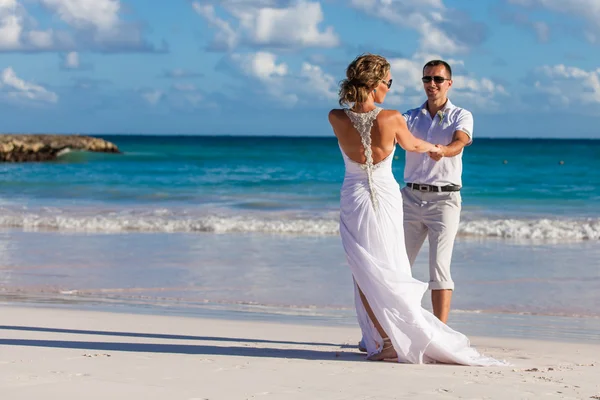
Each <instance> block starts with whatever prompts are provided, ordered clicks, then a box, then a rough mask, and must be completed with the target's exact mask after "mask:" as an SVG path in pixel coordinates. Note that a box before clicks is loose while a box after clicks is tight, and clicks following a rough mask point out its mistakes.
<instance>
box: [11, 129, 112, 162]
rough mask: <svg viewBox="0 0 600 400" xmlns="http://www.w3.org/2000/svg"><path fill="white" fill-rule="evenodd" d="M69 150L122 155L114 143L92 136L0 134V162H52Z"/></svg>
mask: <svg viewBox="0 0 600 400" xmlns="http://www.w3.org/2000/svg"><path fill="white" fill-rule="evenodd" d="M69 150H81V151H94V152H102V153H121V151H120V150H119V149H118V147H117V146H115V145H114V144H113V143H111V142H108V141H106V140H104V139H100V138H95V137H91V136H82V135H25V134H23V135H7V134H0V162H27V161H50V160H55V159H56V158H57V157H58V156H59V155H60V154H62V153H64V152H66V151H69Z"/></svg>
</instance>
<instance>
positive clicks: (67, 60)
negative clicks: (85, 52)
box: [62, 51, 80, 69]
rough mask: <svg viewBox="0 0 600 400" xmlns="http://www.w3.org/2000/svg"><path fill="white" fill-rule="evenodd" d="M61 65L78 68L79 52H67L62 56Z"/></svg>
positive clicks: (66, 67) (67, 67)
mask: <svg viewBox="0 0 600 400" xmlns="http://www.w3.org/2000/svg"><path fill="white" fill-rule="evenodd" d="M62 66H63V68H65V69H78V68H79V66H80V63H79V53H77V52H76V51H72V52H70V53H67V54H66V55H65V57H64V60H63V65H62Z"/></svg>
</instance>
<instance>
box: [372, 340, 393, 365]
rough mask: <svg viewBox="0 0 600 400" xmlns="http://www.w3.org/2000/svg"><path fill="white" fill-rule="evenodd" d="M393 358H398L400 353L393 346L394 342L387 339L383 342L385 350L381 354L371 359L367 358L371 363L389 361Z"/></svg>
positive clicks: (374, 355)
mask: <svg viewBox="0 0 600 400" xmlns="http://www.w3.org/2000/svg"><path fill="white" fill-rule="evenodd" d="M393 358H398V353H396V350H394V346H392V342H391V341H390V340H389V339H385V340H384V341H383V350H381V352H380V353H377V354H373V355H372V356H370V357H367V360H369V361H383V360H389V359H393Z"/></svg>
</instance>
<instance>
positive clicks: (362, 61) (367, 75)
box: [339, 54, 390, 106]
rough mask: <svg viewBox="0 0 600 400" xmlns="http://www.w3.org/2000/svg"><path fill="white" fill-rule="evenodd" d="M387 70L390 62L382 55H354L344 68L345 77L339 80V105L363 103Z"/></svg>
mask: <svg viewBox="0 0 600 400" xmlns="http://www.w3.org/2000/svg"><path fill="white" fill-rule="evenodd" d="M388 72H390V63H389V62H388V61H387V60H386V59H385V58H384V57H382V56H378V55H375V54H363V55H360V56H358V57H356V58H355V59H354V61H352V62H351V63H350V65H348V68H347V69H346V79H344V80H343V81H341V82H340V92H339V95H340V100H339V103H340V105H341V106H343V105H350V104H353V103H364V102H365V101H366V100H367V97H368V96H369V93H370V92H371V90H373V89H375V88H376V87H377V85H379V84H380V83H381V81H383V80H385V78H386V76H387V74H388Z"/></svg>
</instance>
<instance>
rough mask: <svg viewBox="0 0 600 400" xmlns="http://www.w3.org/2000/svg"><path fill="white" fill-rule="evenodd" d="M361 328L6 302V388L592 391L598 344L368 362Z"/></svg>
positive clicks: (261, 393) (458, 394) (430, 393)
mask: <svg viewBox="0 0 600 400" xmlns="http://www.w3.org/2000/svg"><path fill="white" fill-rule="evenodd" d="M358 337H359V329H358V327H343V326H342V327H328V326H310V325H294V324H285V323H281V324H275V323H267V322H254V321H230V320H217V319H203V318H186V317H168V316H154V315H138V314H121V313H108V312H98V311H76V310H64V309H53V308H35V307H13V306H8V307H3V308H2V322H1V323H0V345H1V347H0V393H2V399H6V400H9V399H10V400H17V399H35V398H61V399H79V398H86V399H187V400H192V399H195V400H199V399H210V400H220V399H399V398H417V399H449V398H459V399H538V398H557V399H589V398H600V384H599V383H598V381H597V377H598V376H600V375H599V374H600V345H593V344H576V343H563V342H546V341H533V340H518V339H505V338H501V339H498V338H483V337H473V338H471V340H472V343H473V345H474V346H476V347H477V348H478V349H479V350H480V351H481V352H483V353H485V354H488V355H490V356H493V357H496V358H500V359H504V360H507V361H509V362H511V363H512V364H513V365H512V366H510V367H495V368H478V367H462V366H448V365H405V364H398V363H393V362H379V363H374V362H368V361H365V359H364V356H363V355H362V354H360V353H359V352H358V351H357V349H356V348H355V347H354V344H355V343H356V340H357V339H358Z"/></svg>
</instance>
